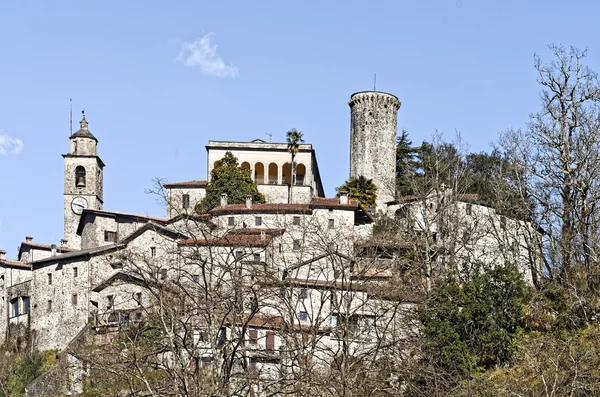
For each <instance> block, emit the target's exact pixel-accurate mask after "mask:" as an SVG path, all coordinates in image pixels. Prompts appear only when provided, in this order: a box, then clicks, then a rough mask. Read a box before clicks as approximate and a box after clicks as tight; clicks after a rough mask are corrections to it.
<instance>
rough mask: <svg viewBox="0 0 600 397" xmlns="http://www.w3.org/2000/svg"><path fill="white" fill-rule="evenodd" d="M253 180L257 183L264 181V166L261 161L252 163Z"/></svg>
mask: <svg viewBox="0 0 600 397" xmlns="http://www.w3.org/2000/svg"><path fill="white" fill-rule="evenodd" d="M254 182H255V183H256V184H258V185H260V184H263V183H265V166H264V165H263V163H260V162H258V163H256V164H254Z"/></svg>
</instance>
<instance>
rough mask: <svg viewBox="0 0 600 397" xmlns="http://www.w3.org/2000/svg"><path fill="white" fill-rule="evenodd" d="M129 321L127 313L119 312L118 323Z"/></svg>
mask: <svg viewBox="0 0 600 397" xmlns="http://www.w3.org/2000/svg"><path fill="white" fill-rule="evenodd" d="M128 323H129V313H119V324H128Z"/></svg>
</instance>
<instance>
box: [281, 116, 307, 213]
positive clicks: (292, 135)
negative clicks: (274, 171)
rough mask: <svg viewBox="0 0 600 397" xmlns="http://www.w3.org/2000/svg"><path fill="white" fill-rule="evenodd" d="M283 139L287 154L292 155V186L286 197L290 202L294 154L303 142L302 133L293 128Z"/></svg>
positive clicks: (294, 174)
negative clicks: (286, 146) (284, 139)
mask: <svg viewBox="0 0 600 397" xmlns="http://www.w3.org/2000/svg"><path fill="white" fill-rule="evenodd" d="M285 138H286V141H287V144H288V152H290V154H291V155H292V186H290V194H289V195H288V202H289V203H291V202H292V190H293V186H294V185H295V184H296V162H295V159H296V154H297V153H298V151H299V150H300V144H301V143H302V142H304V139H302V133H301V132H300V131H298V130H296V129H295V128H292V129H291V130H289V131H288V132H286V134H285Z"/></svg>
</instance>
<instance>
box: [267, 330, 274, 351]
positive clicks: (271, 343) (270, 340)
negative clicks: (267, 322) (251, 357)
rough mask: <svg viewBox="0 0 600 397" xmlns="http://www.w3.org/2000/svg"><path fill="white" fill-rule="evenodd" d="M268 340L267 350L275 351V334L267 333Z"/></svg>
mask: <svg viewBox="0 0 600 397" xmlns="http://www.w3.org/2000/svg"><path fill="white" fill-rule="evenodd" d="M266 339H267V350H268V351H273V350H275V334H274V333H273V332H271V331H267V335H266Z"/></svg>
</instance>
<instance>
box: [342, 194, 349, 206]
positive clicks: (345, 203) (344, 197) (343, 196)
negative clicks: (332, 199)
mask: <svg viewBox="0 0 600 397" xmlns="http://www.w3.org/2000/svg"><path fill="white" fill-rule="evenodd" d="M340 204H341V205H348V193H346V192H340Z"/></svg>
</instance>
